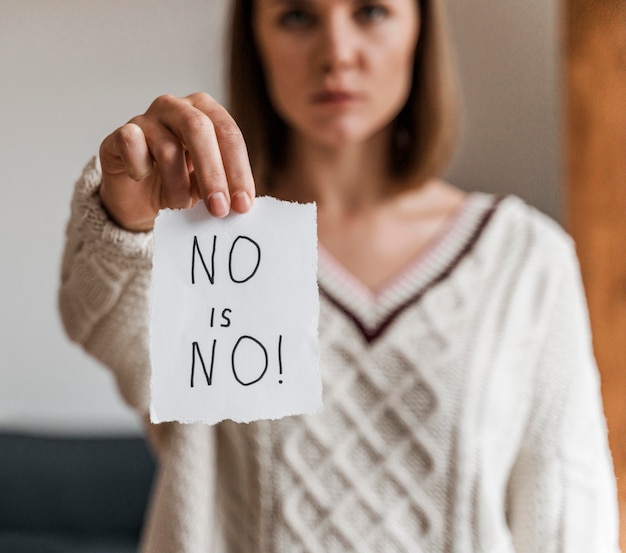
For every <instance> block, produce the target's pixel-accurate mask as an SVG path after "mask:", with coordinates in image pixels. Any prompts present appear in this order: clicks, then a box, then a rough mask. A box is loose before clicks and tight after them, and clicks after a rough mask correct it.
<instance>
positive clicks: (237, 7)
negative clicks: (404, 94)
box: [227, 0, 459, 193]
mask: <svg viewBox="0 0 626 553" xmlns="http://www.w3.org/2000/svg"><path fill="white" fill-rule="evenodd" d="M416 1H418V0H416ZM418 3H419V9H420V35H419V38H418V42H417V46H416V49H415V57H414V65H413V80H412V85H411V90H410V92H409V96H408V99H407V101H406V103H405V105H404V107H403V108H402V109H401V110H400V112H399V113H398V115H397V116H396V118H395V119H394V121H393V122H392V125H393V133H392V137H391V140H390V144H389V174H390V175H391V176H392V177H394V178H395V179H396V180H397V181H398V182H410V183H413V184H415V185H421V184H422V183H423V182H425V181H426V180H428V179H430V178H433V177H436V176H439V175H440V174H441V172H442V171H443V170H444V169H445V166H446V165H447V163H448V161H449V159H450V157H451V155H452V152H453V150H454V146H455V144H456V140H457V135H458V127H459V99H458V87H457V79H456V68H455V64H454V60H453V56H452V48H451V43H450V40H449V38H448V29H447V22H446V16H445V10H444V7H443V3H442V0H419V1H418ZM253 10H254V0H236V1H235V3H234V8H233V13H232V24H231V25H232V26H231V35H230V36H231V44H230V67H229V75H228V79H227V82H228V85H229V96H230V111H231V113H232V115H233V117H234V118H235V120H236V121H237V123H238V124H239V126H240V128H241V130H242V132H243V134H244V137H245V139H246V143H247V146H248V153H249V155H250V162H251V164H252V169H253V171H254V174H255V179H256V181H257V185H258V187H259V191H260V192H261V193H265V192H269V191H270V190H268V189H267V187H268V186H269V183H271V182H272V180H273V177H274V175H275V174H276V171H278V170H280V169H281V167H283V165H284V163H285V154H286V152H287V140H288V126H287V124H286V123H285V121H284V120H283V119H282V118H281V117H280V116H279V115H278V114H277V113H276V111H275V109H274V107H273V105H272V102H271V100H270V97H269V94H268V90H267V86H266V82H265V77H264V74H263V66H262V62H261V59H260V57H259V54H258V48H257V47H256V44H255V38H254V30H253V17H254V11H253Z"/></svg>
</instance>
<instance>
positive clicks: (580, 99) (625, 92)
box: [564, 0, 626, 551]
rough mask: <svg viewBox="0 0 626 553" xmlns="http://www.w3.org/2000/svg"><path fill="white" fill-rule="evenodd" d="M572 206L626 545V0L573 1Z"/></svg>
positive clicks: (568, 141)
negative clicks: (625, 0) (616, 477)
mask: <svg viewBox="0 0 626 553" xmlns="http://www.w3.org/2000/svg"><path fill="white" fill-rule="evenodd" d="M564 10H565V21H566V24H565V26H564V39H565V55H566V63H565V68H566V69H565V72H566V75H565V82H566V86H565V87H564V93H565V95H566V98H565V121H566V124H565V130H564V132H565V149H564V151H565V155H566V162H565V165H566V167H565V169H566V170H565V173H566V178H565V184H566V189H565V204H566V210H567V212H566V224H567V225H568V230H569V231H570V233H571V234H572V235H573V237H574V239H575V240H576V243H577V248H578V254H579V257H580V261H581V266H582V271H583V278H584V281H585V287H586V290H587V297H588V302H589V310H590V312H591V323H592V329H593V334H594V346H595V351H596V357H597V360H598V364H599V367H600V373H601V377H602V388H603V396H604V402H605V411H606V415H607V419H608V424H609V440H610V444H611V449H612V453H613V458H614V462H615V471H616V474H617V476H618V485H619V498H620V506H621V528H622V532H621V546H622V549H624V551H626V2H624V0H565V6H564Z"/></svg>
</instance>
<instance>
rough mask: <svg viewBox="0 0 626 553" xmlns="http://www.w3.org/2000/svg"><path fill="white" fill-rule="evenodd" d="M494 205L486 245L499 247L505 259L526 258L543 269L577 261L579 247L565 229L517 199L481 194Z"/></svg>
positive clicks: (485, 237)
mask: <svg viewBox="0 0 626 553" xmlns="http://www.w3.org/2000/svg"><path fill="white" fill-rule="evenodd" d="M480 196H481V197H482V198H483V199H482V201H483V202H486V203H490V205H491V212H490V213H489V214H488V217H489V221H488V222H487V223H486V224H485V229H484V237H483V238H484V242H486V243H487V244H488V247H489V248H491V249H494V248H496V247H498V246H499V248H498V249H499V250H500V251H501V254H502V255H501V259H503V260H505V259H511V260H513V259H515V258H520V257H521V258H524V259H526V260H527V261H533V262H538V263H540V264H541V265H542V266H546V265H547V266H558V265H560V264H561V263H562V262H565V261H566V260H567V259H571V257H572V256H574V257H575V245H574V241H573V240H572V238H571V237H570V236H569V234H568V233H567V232H566V231H565V230H564V229H563V227H562V226H561V225H560V224H559V223H558V222H556V221H555V220H554V219H552V218H550V217H549V216H547V215H546V214H544V213H542V212H541V211H540V210H538V209H537V208H535V207H533V206H531V205H529V204H528V203H526V202H525V201H524V200H522V199H521V198H519V197H517V196H513V195H509V196H504V197H495V196H491V195H488V194H480Z"/></svg>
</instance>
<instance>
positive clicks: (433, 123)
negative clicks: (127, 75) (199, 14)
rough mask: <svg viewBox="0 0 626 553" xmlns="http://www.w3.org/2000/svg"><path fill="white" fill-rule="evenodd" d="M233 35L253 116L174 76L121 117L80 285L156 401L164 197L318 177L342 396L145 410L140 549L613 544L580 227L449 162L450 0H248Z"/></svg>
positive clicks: (333, 363) (96, 183)
mask: <svg viewBox="0 0 626 553" xmlns="http://www.w3.org/2000/svg"><path fill="white" fill-rule="evenodd" d="M232 36H233V52H232V66H231V89H232V90H231V96H232V106H231V108H232V113H233V115H234V118H233V117H232V116H231V115H229V113H227V111H226V110H225V109H224V108H223V107H222V106H220V105H219V104H217V103H216V102H215V101H214V100H213V99H212V98H210V97H209V96H207V95H205V94H194V95H191V96H189V97H187V98H182V99H180V98H172V97H161V98H159V99H157V100H156V101H155V102H154V103H153V104H152V105H151V106H150V108H149V109H148V110H147V111H146V113H145V114H143V115H141V116H138V117H136V118H134V119H132V120H131V122H130V123H128V124H126V125H123V126H122V127H120V128H119V129H117V130H116V131H115V132H113V133H112V134H111V135H110V136H109V137H107V138H106V139H105V140H104V141H103V143H102V146H101V150H100V159H99V160H95V161H94V162H92V163H91V164H90V165H89V166H88V167H87V169H86V170H85V172H84V174H83V178H82V179H81V180H80V181H79V183H78V185H77V188H76V192H75V197H74V201H73V211H72V219H71V221H70V224H69V227H68V239H67V245H66V252H65V257H64V263H63V274H62V287H61V292H60V305H61V311H62V314H63V318H64V322H65V325H66V328H67V331H68V333H69V335H70V336H71V337H72V338H73V339H74V340H76V341H78V342H80V343H81V344H83V346H84V347H85V348H86V349H87V350H88V351H89V352H91V353H92V354H93V355H95V356H96V357H98V358H99V359H101V360H102V361H103V362H104V363H106V364H107V365H108V366H109V367H110V368H111V369H112V370H113V371H114V374H115V376H116V378H117V381H118V384H119V388H120V391H121V393H122V394H123V395H124V397H125V398H126V400H127V401H128V402H129V403H130V404H131V405H133V406H134V407H135V408H136V409H138V410H139V411H140V412H141V413H147V412H148V404H149V398H148V395H149V370H150V368H149V359H148V350H147V333H148V330H147V329H148V322H147V319H148V298H147V291H148V289H149V281H150V260H151V257H150V256H151V244H152V242H151V234H150V229H151V228H152V226H153V224H154V218H155V216H156V214H157V212H158V210H159V209H160V208H163V207H174V208H184V207H189V206H191V205H193V204H194V203H195V202H197V201H199V200H202V201H203V202H204V203H205V204H206V206H207V209H208V211H209V212H210V213H211V214H212V215H213V216H216V217H222V216H225V215H226V214H227V213H229V211H231V210H233V211H235V212H237V213H242V214H243V213H246V212H247V211H248V210H249V209H250V208H251V206H252V204H253V202H254V196H255V186H256V187H258V190H260V191H262V192H263V193H269V194H272V195H274V196H277V197H279V198H283V199H288V200H296V201H315V202H317V205H318V234H319V241H320V267H319V282H320V292H321V298H322V300H321V313H320V323H319V331H320V355H321V370H322V374H323V379H324V409H323V411H322V413H321V414H319V415H316V416H306V417H289V418H286V419H282V420H280V421H261V422H258V423H254V424H250V425H239V424H235V423H232V422H225V423H222V424H220V425H217V426H216V427H207V426H203V425H179V424H173V423H168V424H161V425H158V426H155V425H150V424H148V423H147V425H146V428H147V431H148V434H149V436H150V438H151V441H152V443H153V446H154V448H155V451H156V453H157V455H158V459H159V473H158V477H157V481H156V484H155V489H154V494H153V496H152V500H151V507H150V511H149V515H148V519H147V523H146V528H145V532H144V541H143V549H144V551H164V552H172V551H177V552H178V551H184V552H195V551H229V552H230V551H245V552H251V551H263V552H279V551H281V552H282V551H285V552H287V551H288V552H296V551H307V552H308V551H311V552H312V551H320V552H321V551H323V552H333V551H385V552H387V551H390V552H391V551H429V552H438V551H442V552H443V551H462V552H467V551H480V552H498V553H500V552H503V553H506V552H512V551H518V552H519V551H528V552H537V551H541V552H547V551H557V550H558V551H568V552H573V551H580V552H583V551H584V552H585V553H588V552H591V551H597V552H608V551H617V538H616V534H617V523H616V498H615V483H614V479H613V476H612V467H611V460H610V455H609V452H608V447H607V441H606V430H605V422H604V419H603V415H602V408H601V403H600V396H599V391H598V376H597V371H596V369H595V365H594V362H593V356H592V352H591V348H590V340H589V330H588V327H587V319H586V312H585V306H584V301H583V294H582V289H581V285H580V280H579V273H578V269H577V265H576V259H575V255H574V251H573V247H572V245H571V243H570V241H569V240H568V239H567V237H565V236H564V234H563V233H562V232H561V231H560V230H559V229H558V228H557V227H556V225H554V224H553V223H551V222H550V221H548V220H547V219H545V218H544V217H543V216H541V215H540V214H538V213H537V212H535V211H534V210H533V209H531V208H529V207H528V206H526V205H524V204H523V203H522V202H521V201H520V200H518V199H516V198H505V199H503V200H496V199H495V198H492V197H490V196H487V195H483V194H470V195H466V194H465V193H463V192H461V191H460V190H459V189H457V188H455V187H453V186H451V185H449V184H447V183H445V182H443V181H442V180H440V179H439V178H438V175H439V174H440V172H441V171H442V169H443V167H444V165H445V162H446V160H447V158H448V156H449V154H450V151H451V148H452V145H453V142H454V134H455V121H456V102H455V96H454V86H453V79H452V77H451V71H450V61H449V52H448V42H447V40H446V38H445V34H444V22H443V17H442V11H441V5H440V2H439V1H438V0H424V1H420V2H419V3H418V2H416V1H415V0H381V1H369V0H306V1H305V0H252V1H250V0H248V1H239V2H236V6H235V13H234V25H233V35H232ZM257 52H258V54H257ZM235 121H237V124H238V125H239V127H238V126H237V124H235ZM239 128H241V129H242V132H240V130H239ZM244 136H245V138H246V143H247V146H246V143H244V139H243V137H244ZM248 153H249V156H250V157H249V158H248Z"/></svg>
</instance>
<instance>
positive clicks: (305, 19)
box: [278, 8, 315, 30]
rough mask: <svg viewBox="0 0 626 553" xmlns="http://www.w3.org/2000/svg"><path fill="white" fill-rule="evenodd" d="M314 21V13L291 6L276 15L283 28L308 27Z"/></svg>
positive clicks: (296, 28)
mask: <svg viewBox="0 0 626 553" xmlns="http://www.w3.org/2000/svg"><path fill="white" fill-rule="evenodd" d="M314 22H315V17H314V15H313V14H312V13H310V12H308V11H307V10H305V9H302V8H291V9H288V10H285V11H284V12H283V13H281V14H280V15H279V16H278V24H279V25H280V26H281V27H283V28H285V29H294V30H298V29H308V28H309V27H311V26H312V25H313V23H314Z"/></svg>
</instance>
